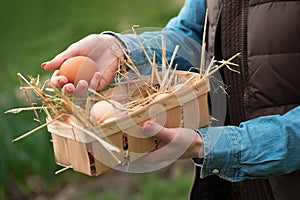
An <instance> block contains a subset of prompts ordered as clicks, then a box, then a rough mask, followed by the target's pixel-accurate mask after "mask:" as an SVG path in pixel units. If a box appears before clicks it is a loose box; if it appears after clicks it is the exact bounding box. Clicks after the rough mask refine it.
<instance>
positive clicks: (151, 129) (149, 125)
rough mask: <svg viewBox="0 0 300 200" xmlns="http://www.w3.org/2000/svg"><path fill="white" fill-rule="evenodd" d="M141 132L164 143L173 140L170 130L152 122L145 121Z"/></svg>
mask: <svg viewBox="0 0 300 200" xmlns="http://www.w3.org/2000/svg"><path fill="white" fill-rule="evenodd" d="M142 130H143V132H144V133H145V134H146V135H148V136H155V137H157V138H158V139H160V140H161V141H164V142H166V143H169V142H170V141H172V139H173V138H174V134H173V132H172V129H168V128H165V127H163V126H161V125H160V124H158V123H156V122H154V121H146V122H145V123H144V124H143V126H142Z"/></svg>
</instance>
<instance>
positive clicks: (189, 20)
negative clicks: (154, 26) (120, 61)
mask: <svg viewBox="0 0 300 200" xmlns="http://www.w3.org/2000/svg"><path fill="white" fill-rule="evenodd" d="M205 7H206V5H205V0H186V1H185V4H184V6H183V8H182V9H181V11H180V13H179V14H178V16H176V17H174V18H173V19H171V20H170V21H169V23H168V24H167V25H166V27H165V28H163V29H162V30H160V31H146V32H143V33H141V34H139V35H138V38H139V39H140V40H141V41H142V43H143V46H144V47H145V49H146V51H147V54H148V55H149V57H150V59H151V60H153V52H154V51H155V53H156V62H157V63H158V65H161V62H162V52H161V48H162V36H163V39H164V40H165V41H166V50H167V52H166V53H167V60H168V61H169V62H170V60H171V57H172V55H173V52H174V49H175V47H176V46H177V45H178V46H179V51H178V53H177V56H176V57H175V60H174V62H173V63H174V64H173V65H172V66H171V67H174V66H175V64H177V67H178V68H177V69H179V70H190V68H191V67H199V65H200V59H201V43H202V34H203V27H204V18H205ZM106 33H107V32H106ZM110 34H113V35H115V36H116V37H117V38H118V39H119V40H121V41H122V43H123V44H124V46H125V48H126V49H127V50H128V54H129V57H130V58H131V59H132V60H133V61H134V64H135V65H136V66H137V67H138V68H139V69H140V71H141V73H142V74H149V73H150V69H151V68H150V67H149V61H148V59H147V57H146V55H145V53H144V51H143V49H142V47H141V44H140V43H139V41H138V39H137V35H134V34H118V33H112V32H110Z"/></svg>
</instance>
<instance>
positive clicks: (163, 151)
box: [142, 121, 204, 163]
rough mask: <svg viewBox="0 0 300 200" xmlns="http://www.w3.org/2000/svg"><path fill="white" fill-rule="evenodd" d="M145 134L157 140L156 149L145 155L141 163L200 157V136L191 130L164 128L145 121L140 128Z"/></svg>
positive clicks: (202, 150) (202, 149)
mask: <svg viewBox="0 0 300 200" xmlns="http://www.w3.org/2000/svg"><path fill="white" fill-rule="evenodd" d="M142 129H143V131H144V132H145V134H147V135H149V136H155V137H157V139H158V142H159V143H158V147H157V149H156V150H155V151H153V152H151V153H149V154H147V155H146V156H145V158H143V162H144V161H146V162H147V163H156V162H163V161H168V160H177V159H178V158H179V159H188V158H195V157H202V158H203V155H204V145H203V140H202V138H201V136H200V135H199V134H198V133H196V132H195V131H194V130H192V129H187V128H165V127H163V126H161V125H159V124H158V123H156V122H153V121H147V122H145V123H144V124H143V126H142Z"/></svg>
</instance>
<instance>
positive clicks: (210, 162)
mask: <svg viewBox="0 0 300 200" xmlns="http://www.w3.org/2000/svg"><path fill="white" fill-rule="evenodd" d="M198 132H199V134H200V135H201V137H202V139H203V143H204V159H203V163H202V166H201V172H200V177H201V178H205V177H207V176H209V175H217V176H219V177H221V178H223V179H226V180H228V181H231V182H237V181H239V177H240V175H239V173H240V168H241V164H240V163H241V160H240V158H241V141H240V139H239V138H238V137H237V136H236V135H237V134H234V132H233V130H232V129H231V128H230V127H209V128H203V129H198Z"/></svg>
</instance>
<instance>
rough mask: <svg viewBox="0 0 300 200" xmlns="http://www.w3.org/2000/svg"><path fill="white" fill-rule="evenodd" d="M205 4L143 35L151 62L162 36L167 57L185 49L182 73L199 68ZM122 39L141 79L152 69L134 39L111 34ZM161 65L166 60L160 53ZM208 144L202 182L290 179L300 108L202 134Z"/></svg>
mask: <svg viewBox="0 0 300 200" xmlns="http://www.w3.org/2000/svg"><path fill="white" fill-rule="evenodd" d="M205 10H206V4H205V0H186V1H185V4H184V6H183V8H182V9H181V11H180V13H179V14H178V16H176V17H175V18H173V19H171V20H170V21H169V22H168V24H167V25H166V27H165V28H163V29H162V30H160V31H154V32H153V31H149V32H144V33H142V34H140V35H139V38H140V39H141V40H142V41H144V42H145V41H146V42H145V44H147V45H146V50H147V53H149V55H150V57H151V59H152V56H153V53H151V52H153V51H156V50H157V51H159V47H157V44H158V43H161V38H162V37H161V36H162V35H163V37H164V39H165V40H166V43H167V49H168V50H169V52H167V57H168V58H170V57H171V56H172V53H171V52H172V51H173V49H174V48H175V46H176V45H179V46H180V48H179V49H180V50H179V52H178V55H177V56H176V59H177V60H176V62H177V63H178V66H180V67H181V69H183V70H189V66H191V65H192V66H199V58H200V54H201V45H200V44H201V43H202V33H203V27H204V18H205ZM110 34H113V35H115V36H116V37H118V38H119V39H120V40H121V41H122V42H123V44H124V45H125V46H126V48H127V49H128V52H129V53H128V54H129V56H130V57H131V58H132V59H133V60H134V62H135V64H136V66H137V67H138V68H139V70H140V71H141V73H142V74H149V73H150V70H151V67H150V65H149V63H148V61H147V59H146V57H145V55H144V52H143V50H142V49H141V47H140V44H139V42H138V41H137V40H136V35H134V34H117V33H110ZM157 55H158V58H157V62H160V61H161V57H160V56H159V53H158V54H157ZM198 132H199V134H200V135H201V136H202V139H203V141H204V159H203V162H202V163H201V165H200V166H201V175H200V176H201V178H204V177H206V176H209V175H218V176H219V177H221V178H224V179H226V180H229V181H232V182H236V181H241V180H243V179H246V178H263V177H268V176H271V175H279V174H286V173H289V172H293V171H295V170H297V169H300V155H299V153H300V107H297V108H294V109H293V110H291V111H290V112H288V113H286V114H285V115H271V116H264V117H260V118H256V119H253V120H249V121H246V122H243V123H241V124H240V126H238V127H236V126H221V127H208V128H202V129H198Z"/></svg>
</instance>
